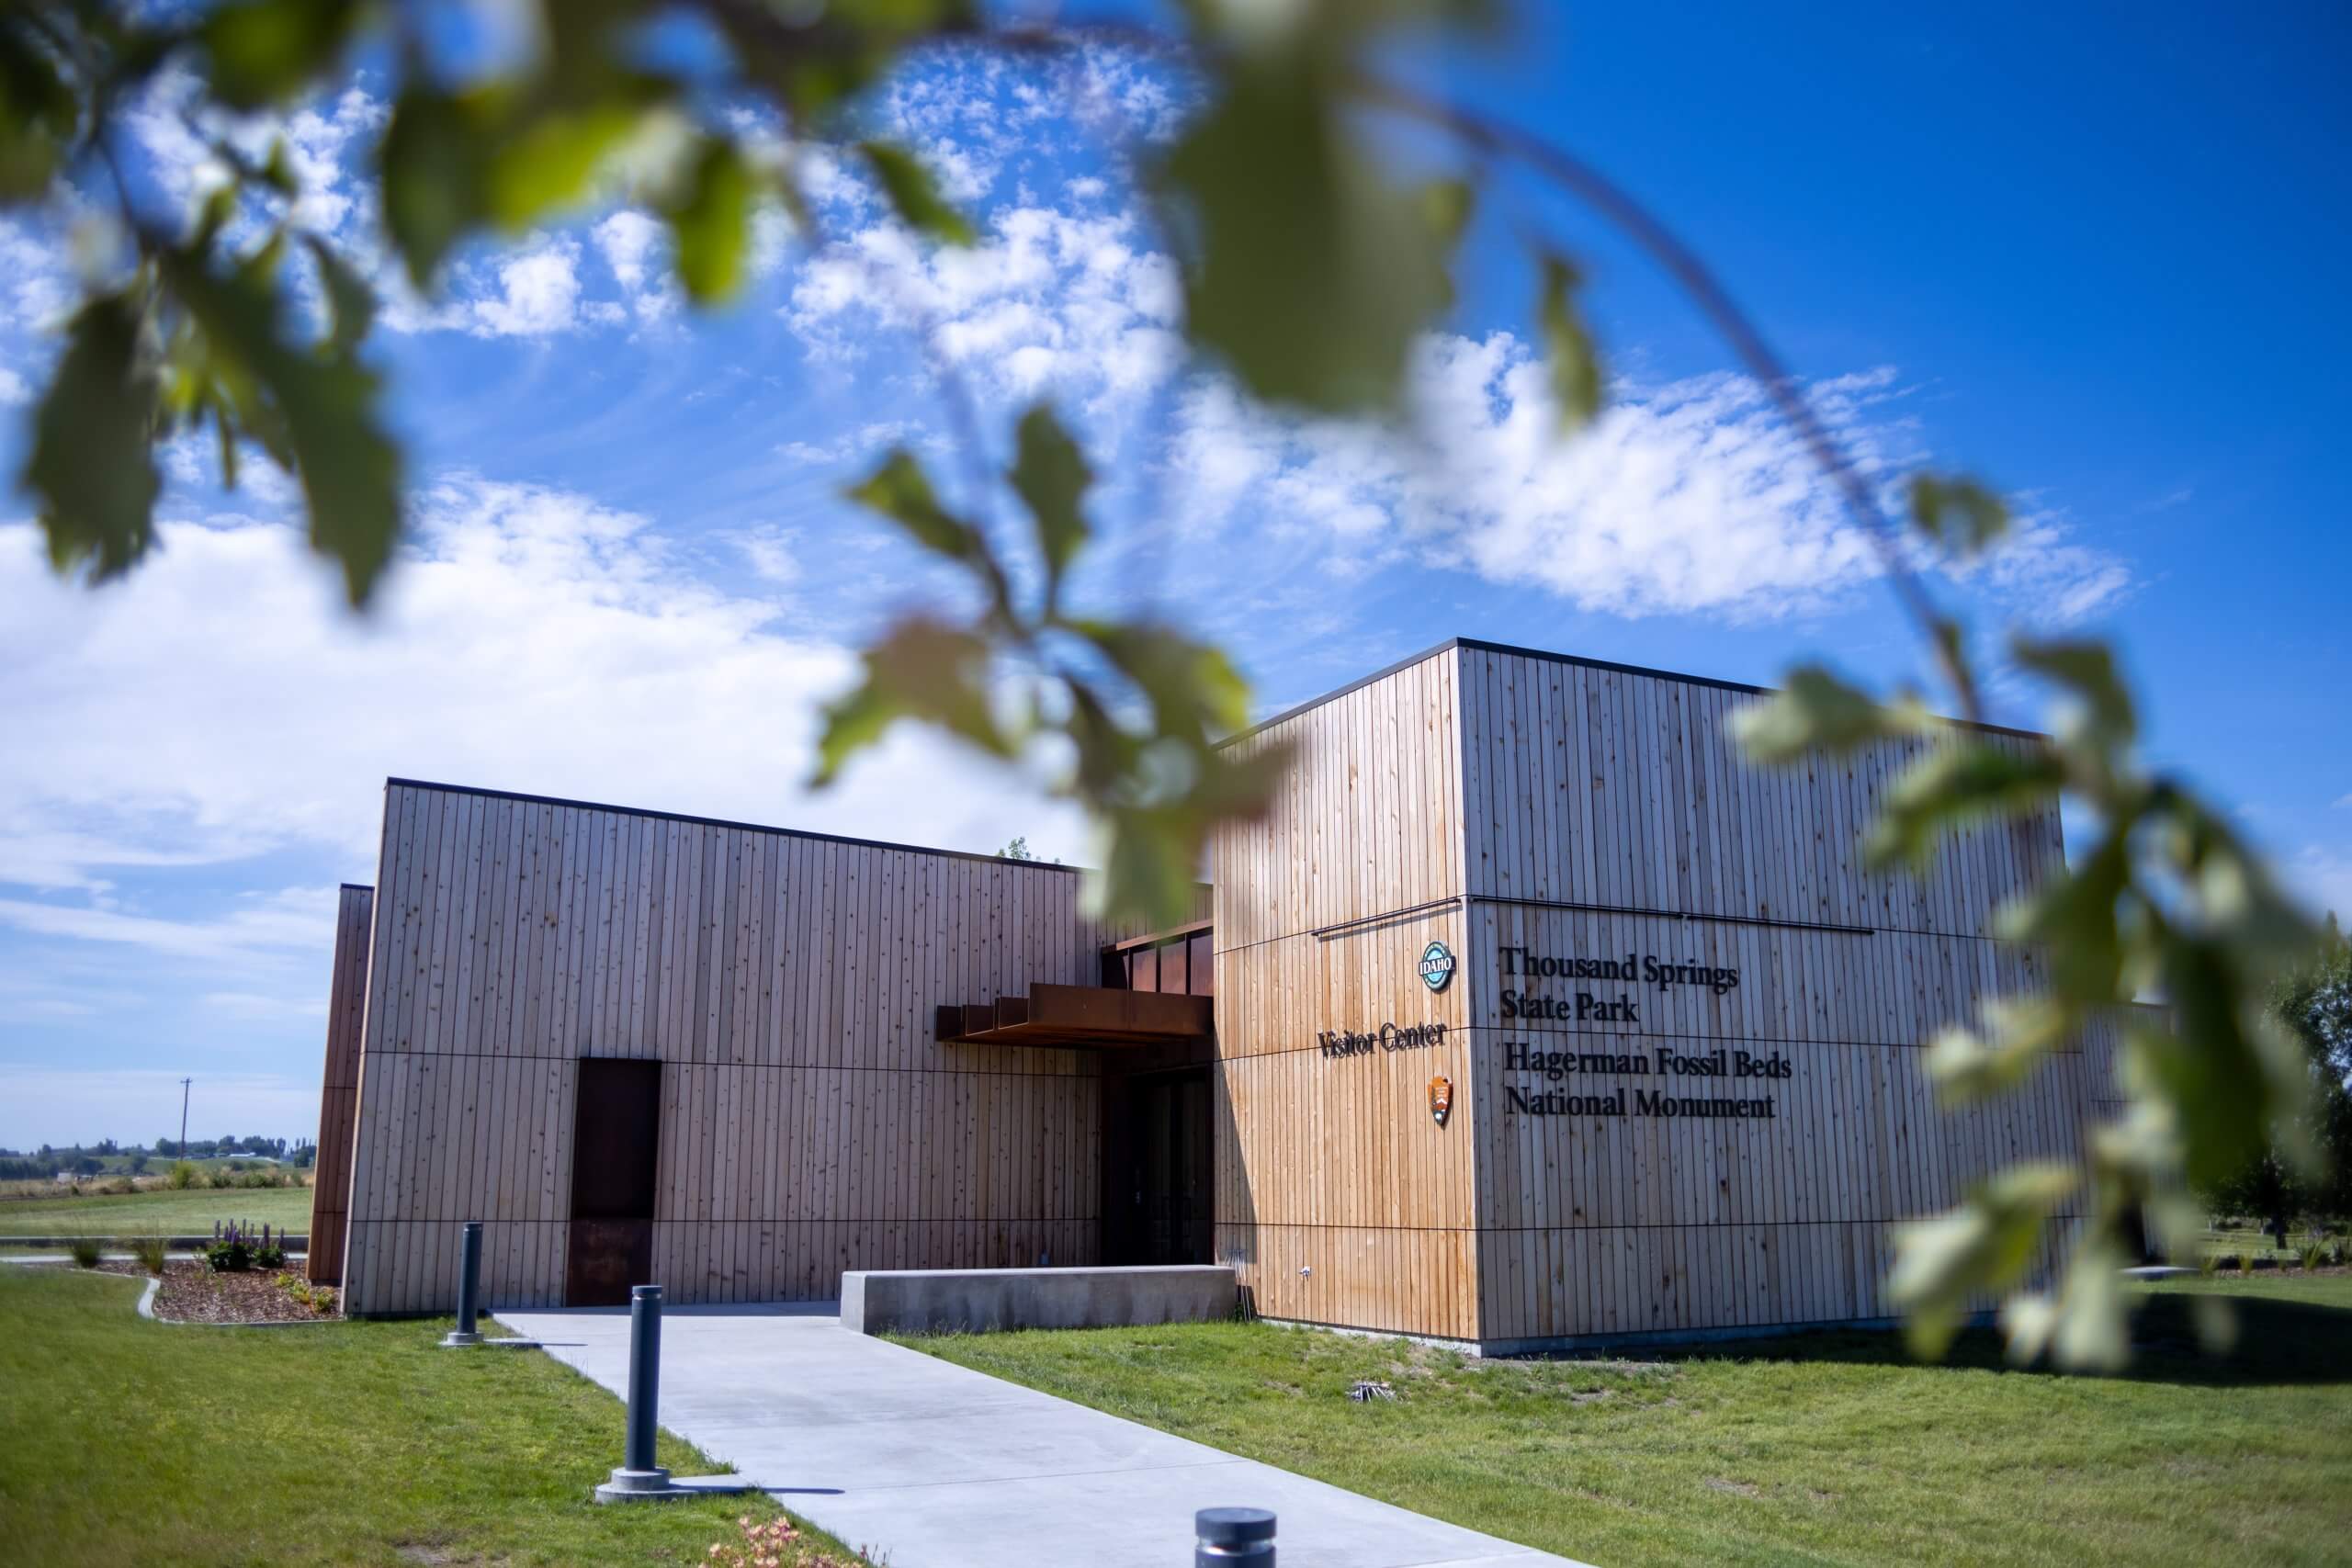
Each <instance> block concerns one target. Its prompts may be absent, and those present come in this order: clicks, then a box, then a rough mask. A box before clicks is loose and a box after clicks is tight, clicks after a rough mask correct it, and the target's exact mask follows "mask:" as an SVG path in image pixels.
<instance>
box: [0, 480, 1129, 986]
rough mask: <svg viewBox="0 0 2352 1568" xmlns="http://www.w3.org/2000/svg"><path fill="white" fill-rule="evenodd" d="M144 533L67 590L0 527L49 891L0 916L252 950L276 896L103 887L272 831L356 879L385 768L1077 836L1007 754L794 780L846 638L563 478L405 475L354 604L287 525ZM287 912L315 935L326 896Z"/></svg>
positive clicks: (31, 878) (888, 824) (839, 675)
mask: <svg viewBox="0 0 2352 1568" xmlns="http://www.w3.org/2000/svg"><path fill="white" fill-rule="evenodd" d="M769 542H770V543H771V544H773V545H775V546H776V547H778V548H779V549H782V548H784V547H786V536H783V535H782V534H776V535H774V536H771V537H770V539H769ZM163 544H164V548H163V549H162V550H161V552H160V553H159V554H157V555H156V556H155V557H153V558H151V559H150V560H149V561H147V562H146V563H145V564H143V565H142V566H141V569H140V570H138V571H137V572H135V573H132V574H131V575H130V577H129V578H128V579H127V580H125V581H120V582H118V583H114V584H110V585H108V586H107V587H105V588H102V589H97V590H89V589H85V588H80V587H76V586H74V585H71V584H68V583H65V582H62V581H60V580H58V579H57V578H56V577H54V576H53V575H52V574H51V572H50V571H49V570H48V567H47V564H46V561H45V560H44V559H43V558H42V556H41V552H40V541H39V536H38V534H37V532H36V531H35V530H34V529H33V528H32V527H30V526H29V525H23V524H11V525H0V603H5V604H8V605H9V606H10V607H11V613H10V615H8V616H7V617H6V620H5V621H0V664H5V667H6V668H7V669H8V670H9V671H11V672H12V676H11V680H10V682H8V683H7V685H6V687H0V734H6V735H7V736H8V738H9V740H8V744H7V745H6V746H5V747H0V880H6V881H10V882H14V883H16V884H17V885H18V886H29V887H34V888H39V889H46V890H51V891H59V890H63V891H70V892H73V893H74V894H75V895H76V896H77V898H78V900H79V902H78V903H77V904H73V905H69V904H67V903H65V902H62V901H60V900H56V899H51V898H16V899H12V900H11V901H10V905H9V908H7V910H6V914H5V917H0V918H5V919H7V920H8V921H9V922H11V923H13V924H15V925H16V926H17V927H18V928H19V929H38V930H39V931H41V932H42V933H43V934H45V935H47V936H51V937H55V938H59V939H71V940H76V941H83V942H118V943H119V942H136V941H144V942H147V943H148V945H150V946H151V947H154V948H157V949H159V950H160V949H173V950H176V951H192V950H194V949H196V948H199V947H202V946H204V945H205V944H207V943H215V944H219V943H228V944H230V945H241V946H243V947H245V948H248V949H250V948H254V947H255V946H257V945H259V944H260V943H261V942H262V933H264V932H273V931H286V930H287V929H288V928H287V927H286V926H285V925H284V924H283V920H284V919H285V918H286V917H285V916H284V912H283V911H282V910H277V911H275V912H274V913H272V912H271V911H269V910H264V909H257V908H248V909H242V910H241V909H238V908H229V907H224V908H221V909H220V910H218V911H215V912H212V913H210V914H208V915H202V916H200V917H191V916H187V915H183V914H178V913H175V914H174V916H173V917H172V918H171V919H169V920H164V919H161V918H160V917H158V916H156V915H155V914H154V913H153V911H152V910H149V909H147V908H138V907H129V906H130V905H134V904H135V903H136V901H135V900H124V899H122V898H120V897H119V896H117V893H119V890H116V893H110V891H109V890H110V889H114V888H115V884H116V883H117V882H118V881H119V880H124V878H122V877H120V876H119V875H118V874H122V873H129V872H141V873H143V874H142V875H141V877H140V878H139V880H140V881H141V883H142V885H143V884H148V883H152V881H153V876H155V875H167V876H168V875H173V874H176V872H175V868H186V867H188V866H191V865H203V864H209V863H225V862H228V861H232V860H234V859H238V858H242V857H248V856H254V855H258V854H263V853H267V852H286V851H295V852H308V853H312V854H319V855H322V857H323V859H322V863H321V870H320V876H321V880H322V882H323V881H331V880H333V879H334V878H338V877H346V878H349V879H351V880H356V881H368V880H371V879H372V873H373V867H374V860H375V851H376V839H377V833H378V829H379V818H380V815H381V808H382V807H381V789H382V784H383V781H384V779H385V777H386V776H388V775H393V774H401V775H409V776H415V777H424V778H434V779H440V780H445V781H447V782H451V783H457V784H481V785H487V786H491V787H498V788H508V789H515V790H521V791H525V792H527V793H534V794H543V795H566V796H574V797H579V798H584V799H591V800H606V801H613V802H616V803H618V804H624V805H636V806H644V807H654V808H657V809H670V810H679V811H685V812H691V813H696V814H701V815H707V816H713V817H722V818H734V819H740V820H748V821H755V822H759V821H764V822H775V823H779V824H783V825H787V826H798V827H806V828H814V829H828V830H834V831H842V832H850V833H855V834H859V835H861V836H865V837H874V838H883V839H894V840H903V841H909V842H914V843H929V844H938V845H942V846H944V847H952V848H967V849H970V848H981V849H985V848H989V847H992V846H993V845H995V844H998V843H1001V842H1002V841H1003V840H1005V839H1006V838H1008V837H1010V836H1011V835H1012V834H1013V833H1026V834H1027V835H1028V836H1029V838H1030V840H1031V842H1033V843H1043V844H1046V845H1049V846H1050V849H1049V851H1048V852H1051V853H1057V854H1060V855H1063V856H1064V857H1065V858H1071V859H1075V858H1076V855H1077V850H1078V847H1079V845H1080V843H1081V842H1082V841H1083V840H1082V838H1081V836H1080V830H1079V828H1078V825H1077V823H1076V822H1075V820H1074V819H1073V818H1070V816H1069V814H1068V813H1067V812H1065V811H1063V810H1061V809H1060V808H1057V807H1050V806H1048V805H1047V804H1046V803H1045V802H1044V801H1043V800H1042V799H1041V797H1040V795H1039V793H1038V792H1037V791H1036V790H1035V789H1034V788H1033V787H1032V786H1030V785H1029V784H1027V783H1025V782H1024V781H1023V779H1022V778H1020V777H1019V776H1017V775H1015V774H1012V773H1008V772H1005V771H1004V770H1001V769H997V768H994V767H992V766H990V765H988V764H983V763H978V762H969V761H966V760H965V759H964V757H963V754H962V753H960V752H953V751H952V750H951V749H950V748H949V747H948V746H947V745H946V744H945V743H944V742H939V741H934V740H933V739H929V738H928V737H923V736H919V735H916V734H913V733H900V734H895V735H894V736H893V737H892V738H891V739H889V740H888V742H886V743H885V745H884V746H883V747H882V748H881V749H880V750H878V751H877V752H876V753H874V754H873V755H872V756H871V757H869V758H868V759H867V760H866V761H864V762H862V763H860V764H858V765H857V766H856V767H855V768H854V771H853V773H852V774H851V775H850V776H849V778H848V779H847V780H846V781H845V782H844V784H842V786H839V787H837V788H836V789H834V790H831V791H828V792H825V793H823V794H821V795H809V794H807V793H806V792H805V791H804V790H803V788H802V784H801V781H802V780H803V779H804V778H805V777H806V776H807V774H808V772H809V761H810V758H811V755H812V746H813V736H814V732H815V727H816V715H817V710H818V707H819V705H820V704H821V703H822V702H823V701H824V700H825V699H826V698H827V697H829V696H830V695H831V694H832V693H833V692H834V691H836V690H838V689H839V688H840V687H842V685H843V684H844V683H846V682H848V681H849V680H850V679H851V678H852V676H853V674H854V669H855V660H854V658H853V656H852V655H851V653H850V652H849V650H847V649H844V648H842V647H841V646H839V645H838V644H836V643H833V642H831V641H829V640H826V639H824V638H822V637H817V636H814V635H810V634H808V633H805V632H802V631H800V630H798V629H797V626H798V625H799V624H800V620H801V616H800V615H799V614H798V613H797V611H795V610H794V609H793V608H792V607H791V606H789V605H788V604H779V602H778V601H777V599H776V598H775V597H774V596H771V595H762V596H759V597H751V596H746V595H743V594H741V593H738V592H731V591H729V590H725V589H721V588H718V587H715V586H712V585H711V584H710V583H708V582H707V581H704V580H702V579H701V578H699V577H698V576H696V575H695V572H694V571H693V570H692V569H691V562H690V561H689V560H688V559H687V558H685V557H684V555H683V554H682V553H681V552H679V551H677V550H675V549H673V547H672V546H671V545H670V544H669V543H668V542H667V541H665V540H664V539H663V538H662V536H660V535H659V534H658V533H657V532H656V531H655V530H654V529H653V528H652V526H651V525H650V521H649V520H648V519H646V518H644V517H642V516H639V515H636V514H633V513H619V512H615V511H612V510H610V509H607V508H605V507H601V506H598V505H596V504H595V503H594V502H591V501H589V500H587V499H586V498H584V497H582V496H579V495H577V494H572V493H570V492H566V491H551V490H545V489H538V488H534V487H528V486H520V485H509V484H500V483H495V482H492V481H490V480H486V479H476V478H456V479H446V480H444V481H442V482H440V483H437V484H435V485H432V486H431V487H429V488H427V489H426V490H425V491H423V492H422V493H421V494H420V495H419V496H418V497H417V498H416V506H415V513H414V517H413V539H412V547H411V548H410V549H409V550H408V551H407V552H406V553H405V554H404V555H403V557H402V558H401V561H400V562H399V563H398V565H397V566H396V568H395V570H393V572H392V573H391V575H390V577H389V578H388V580H387V582H386V585H385V587H384V589H383V592H382V602H381V604H380V606H379V609H378V610H377V611H376V612H375V613H374V614H373V615H371V616H370V617H368V618H367V619H365V620H361V619H357V618H355V617H353V616H351V615H348V614H347V613H345V611H343V610H342V609H341V608H340V607H339V605H338V604H337V597H338V595H337V594H336V592H335V589H334V583H333V581H332V579H331V577H330V574H329V572H328V570H327V569H326V568H325V567H324V566H323V565H322V564H321V563H320V562H318V561H317V560H316V559H315V558H312V557H311V556H310V555H309V553H308V552H307V550H306V549H305V548H304V547H303V546H302V544H301V542H300V536H299V535H297V534H296V533H295V532H294V531H293V530H292V529H290V528H288V527H283V526H279V525H271V524H258V523H251V522H247V521H244V520H227V521H223V522H221V523H220V525H214V526H207V525H196V524H190V523H186V522H174V523H166V524H164V525H163ZM786 559H787V557H786V556H782V555H780V556H778V557H777V558H775V560H774V561H772V562H771V565H772V566H773V567H774V568H775V570H776V571H779V572H782V571H786V570H789V568H788V567H787V566H786ZM950 777H952V778H954V779H955V780H956V787H955V788H953V789H942V788H940V787H939V785H940V781H941V780H942V779H943V778H950ZM265 913H269V914H270V918H271V919H273V920H277V921H278V922H279V923H277V924H272V923H269V921H267V920H265V919H263V916H264V914H265ZM100 917H107V918H103V919H102V918H100ZM181 927H187V929H185V930H184V929H180V928H181ZM305 929H308V930H311V931H314V933H315V934H316V935H317V937H318V939H319V940H324V935H325V933H326V931H327V919H326V915H325V913H324V911H323V910H322V911H321V912H320V913H319V915H318V918H317V920H316V922H315V924H314V925H311V926H308V927H306V928H305ZM236 988H239V989H257V988H260V989H266V987H251V986H247V985H244V984H243V983H240V984H239V985H238V986H237V987H236Z"/></svg>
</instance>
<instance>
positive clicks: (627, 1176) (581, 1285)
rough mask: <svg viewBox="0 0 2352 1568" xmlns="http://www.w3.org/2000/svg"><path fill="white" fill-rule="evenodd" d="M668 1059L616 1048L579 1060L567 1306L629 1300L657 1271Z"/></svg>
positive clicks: (573, 1121)
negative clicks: (627, 1054)
mask: <svg viewBox="0 0 2352 1568" xmlns="http://www.w3.org/2000/svg"><path fill="white" fill-rule="evenodd" d="M661 1138H662V1064H661V1063H659V1062H639V1061H630V1060H626V1059H623V1058H620V1057H614V1056H588V1057H583V1058H582V1060H581V1063H580V1095H579V1098H578V1099H577V1100H574V1101H573V1103H572V1111H571V1248H570V1250H569V1252H568V1254H567V1255H566V1258H565V1266H564V1271H563V1300H564V1304H565V1305H567V1306H625V1305H627V1304H628V1292H629V1287H630V1286H632V1285H650V1284H655V1283H658V1281H657V1280H654V1279H653V1277H652V1275H653V1189H654V1183H655V1180H656V1176H657V1172H658V1170H659V1168H660V1156H661Z"/></svg>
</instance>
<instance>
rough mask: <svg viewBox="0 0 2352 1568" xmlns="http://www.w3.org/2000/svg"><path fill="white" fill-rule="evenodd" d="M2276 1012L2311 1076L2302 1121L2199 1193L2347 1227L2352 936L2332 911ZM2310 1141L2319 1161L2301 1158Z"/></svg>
mask: <svg viewBox="0 0 2352 1568" xmlns="http://www.w3.org/2000/svg"><path fill="white" fill-rule="evenodd" d="M2270 1012H2271V1015H2272V1016H2273V1017H2274V1018H2276V1019H2277V1020H2278V1022H2279V1023H2280V1024H2281V1025H2282V1026H2284V1027H2285V1029H2286V1030H2287V1031H2288V1032H2289V1033H2290V1034H2291V1035H2292V1036H2293V1037H2294V1039H2295V1040H2296V1042H2297V1043H2298V1044H2299V1045H2301V1049H2302V1064H2303V1068H2304V1070H2305V1072H2307V1073H2308V1074H2309V1075H2310V1078H2311V1094H2310V1096H2309V1098H2308V1099H2307V1100H2305V1101H2304V1105H2303V1110H2302V1114H2301V1127H2300V1128H2298V1129H2296V1130H2295V1131H2294V1132H2293V1133H2292V1134H2290V1135H2288V1136H2285V1137H2272V1138H2270V1139H2268V1140H2267V1141H2266V1142H2265V1143H2264V1144H2263V1145H2261V1147H2260V1148H2259V1149H2258V1150H2256V1153H2255V1154H2254V1155H2253V1156H2251V1157H2250V1158H2248V1159H2246V1160H2245V1162H2244V1163H2243V1164H2241V1165H2240V1166H2239V1167H2238V1168H2236V1169H2235V1170H2233V1171H2231V1172H2230V1173H2229V1174H2227V1175H2225V1176H2223V1177H2222V1178H2221V1179H2219V1180H2215V1181H2209V1182H2207V1183H2205V1184H2203V1185H2202V1186H2200V1187H2199V1189H2198V1197H2199V1199H2200V1200H2201V1201H2203V1202H2204V1203H2205V1204H2206V1205H2207V1206H2208V1207H2210V1208H2211V1209H2214V1210H2217V1211H2219V1212H2222V1213H2243V1214H2250V1215H2253V1216H2255V1217H2256V1219H2258V1220H2259V1221H2261V1222H2262V1223H2263V1224H2264V1225H2266V1226H2267V1225H2269V1224H2271V1223H2272V1222H2274V1221H2292V1220H2295V1219H2297V1218H2298V1217H2307V1218H2310V1219H2313V1220H2320V1221H2325V1222H2329V1223H2332V1224H2337V1225H2341V1224H2343V1223H2344V1222H2345V1221H2346V1220H2347V1219H2352V941H2347V940H2346V938H2345V935H2344V932H2343V931H2342V930H2341V929H2340V928H2339V927H2338V926H2337V925H2336V923H2335V916H2334V915H2333V914H2332V913H2331V914H2330V915H2329V916H2328V919H2327V925H2326V929H2325V931H2324V932H2323V933H2322V935H2321V938H2320V945H2319V951H2318V952H2317V953H2315V954H2314V955H2313V956H2312V958H2311V959H2310V961H2308V962H2307V963H2304V964H2298V965H2297V966H2296V967H2295V968H2294V969H2292V970H2291V971H2290V972H2289V973H2288V974H2287V976H2285V977H2284V978H2283V979H2281V980H2280V981H2279V982H2278V984H2277V985H2276V987H2273V989H2272V992H2271V998H2270ZM2301 1145H2309V1146H2312V1147H2316V1148H2317V1149H2318V1150H2319V1153H2320V1156H2321V1157H2320V1159H2319V1161H2318V1162H2316V1163H2313V1162H2312V1161H2309V1160H2306V1159H2301V1158H2299V1157H2297V1150H2298V1147H2299V1146H2301Z"/></svg>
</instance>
